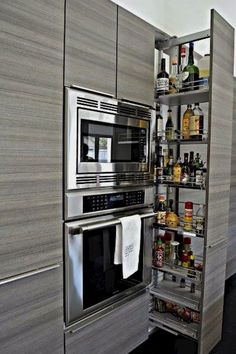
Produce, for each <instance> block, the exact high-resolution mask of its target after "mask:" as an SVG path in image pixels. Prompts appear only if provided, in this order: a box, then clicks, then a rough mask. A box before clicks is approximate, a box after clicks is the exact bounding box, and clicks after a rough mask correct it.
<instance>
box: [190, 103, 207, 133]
mask: <svg viewBox="0 0 236 354" xmlns="http://www.w3.org/2000/svg"><path fill="white" fill-rule="evenodd" d="M203 119H204V114H203V111H202V109H201V108H200V106H199V103H195V105H194V108H193V114H192V116H191V117H190V122H189V134H190V139H193V140H201V139H202V135H203Z"/></svg>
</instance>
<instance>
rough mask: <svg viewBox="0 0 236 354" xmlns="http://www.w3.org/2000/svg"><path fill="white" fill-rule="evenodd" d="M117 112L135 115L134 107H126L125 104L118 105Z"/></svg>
mask: <svg viewBox="0 0 236 354" xmlns="http://www.w3.org/2000/svg"><path fill="white" fill-rule="evenodd" d="M119 113H120V114H124V115H129V116H133V117H136V115H137V113H136V108H133V107H127V106H119Z"/></svg>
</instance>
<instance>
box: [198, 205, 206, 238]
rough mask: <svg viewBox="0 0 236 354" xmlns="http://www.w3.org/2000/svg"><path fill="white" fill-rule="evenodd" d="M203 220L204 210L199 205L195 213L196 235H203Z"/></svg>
mask: <svg viewBox="0 0 236 354" xmlns="http://www.w3.org/2000/svg"><path fill="white" fill-rule="evenodd" d="M204 220H205V209H204V206H203V205H202V204H201V205H200V207H199V209H198V210H197V213H196V233H197V234H201V235H203V234H204Z"/></svg>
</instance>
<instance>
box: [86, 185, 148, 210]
mask: <svg viewBox="0 0 236 354" xmlns="http://www.w3.org/2000/svg"><path fill="white" fill-rule="evenodd" d="M144 199H145V192H144V191H143V190H140V191H132V192H120V193H110V194H99V195H89V196H83V212H84V213H90V212H93V211H101V210H109V209H116V208H124V207H129V206H134V205H138V204H144Z"/></svg>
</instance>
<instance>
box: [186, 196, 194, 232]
mask: <svg viewBox="0 0 236 354" xmlns="http://www.w3.org/2000/svg"><path fill="white" fill-rule="evenodd" d="M192 224H193V203H192V202H185V206H184V230H186V231H191V230H192Z"/></svg>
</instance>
